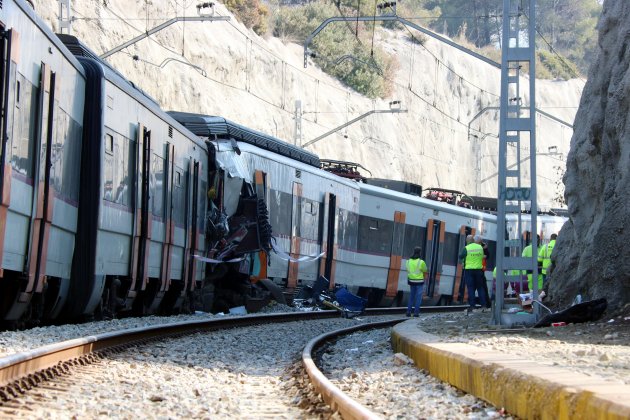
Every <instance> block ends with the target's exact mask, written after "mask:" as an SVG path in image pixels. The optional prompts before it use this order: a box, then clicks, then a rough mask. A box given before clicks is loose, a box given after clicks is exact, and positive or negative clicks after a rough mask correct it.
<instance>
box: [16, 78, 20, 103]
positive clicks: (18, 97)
mask: <svg viewBox="0 0 630 420" xmlns="http://www.w3.org/2000/svg"><path fill="white" fill-rule="evenodd" d="M21 85H22V84H21V83H20V81H19V80H18V81H17V83H16V84H15V102H16V103H18V104H19V103H20V86H21Z"/></svg>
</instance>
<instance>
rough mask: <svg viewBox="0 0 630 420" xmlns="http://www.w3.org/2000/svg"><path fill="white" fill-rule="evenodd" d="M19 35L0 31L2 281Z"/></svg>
mask: <svg viewBox="0 0 630 420" xmlns="http://www.w3.org/2000/svg"><path fill="white" fill-rule="evenodd" d="M18 45H19V34H18V33H17V32H16V31H15V30H8V31H5V29H4V27H0V106H2V109H1V110H0V130H1V131H0V142H1V144H0V278H2V277H3V270H2V257H3V255H4V235H5V231H6V226H7V223H6V222H7V214H8V210H9V204H10V202H11V164H10V163H9V162H8V161H7V157H8V154H9V151H8V150H9V149H8V147H7V143H8V142H9V132H10V131H12V130H11V128H10V123H11V122H12V121H13V110H14V108H15V106H14V103H15V89H14V88H13V86H14V85H15V80H16V73H17V61H18V48H17V46H18Z"/></svg>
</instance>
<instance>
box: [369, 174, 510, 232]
mask: <svg viewBox="0 0 630 420" xmlns="http://www.w3.org/2000/svg"><path fill="white" fill-rule="evenodd" d="M359 186H360V188H361V192H362V193H363V192H366V193H369V194H371V195H375V196H379V197H383V198H391V199H395V200H396V201H400V202H406V203H408V204H415V205H417V204H419V203H421V204H422V206H423V207H426V208H430V209H432V210H438V211H444V212H447V213H452V214H458V215H461V216H466V217H470V216H475V217H476V218H478V219H480V220H484V221H491V222H495V221H496V219H497V218H496V215H494V214H490V213H485V212H481V211H477V210H471V209H467V208H465V207H459V206H453V205H452V204H447V203H444V202H441V201H435V200H430V199H428V198H423V197H418V196H417V195H411V194H407V193H402V192H398V191H394V190H390V189H387V188H383V187H378V186H375V185H370V184H363V183H359Z"/></svg>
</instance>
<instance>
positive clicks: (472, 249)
mask: <svg viewBox="0 0 630 420" xmlns="http://www.w3.org/2000/svg"><path fill="white" fill-rule="evenodd" d="M483 257H484V253H483V247H482V246H481V245H479V244H478V243H475V241H474V237H473V236H472V235H468V236H466V246H465V247H464V248H463V249H462V251H461V252H460V253H459V259H460V261H462V263H463V264H464V270H465V271H464V280H465V281H466V287H467V288H468V309H467V312H472V310H473V309H474V308H475V304H476V303H475V292H477V294H478V295H479V301H480V303H481V306H482V307H485V306H486V293H485V292H484V290H483V282H484V281H486V279H485V277H484V273H483Z"/></svg>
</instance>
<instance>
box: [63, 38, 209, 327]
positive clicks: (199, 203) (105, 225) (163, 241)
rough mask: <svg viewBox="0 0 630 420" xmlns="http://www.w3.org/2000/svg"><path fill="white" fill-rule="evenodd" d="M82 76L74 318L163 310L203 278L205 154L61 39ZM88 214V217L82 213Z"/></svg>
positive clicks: (111, 73)
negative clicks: (102, 308) (85, 144)
mask: <svg viewBox="0 0 630 420" xmlns="http://www.w3.org/2000/svg"><path fill="white" fill-rule="evenodd" d="M60 38H61V39H62V40H63V41H64V43H65V44H66V45H67V46H68V47H69V48H70V49H71V51H73V52H74V53H75V55H77V56H83V57H79V61H80V62H81V64H82V65H83V66H84V68H85V70H86V73H87V76H88V90H87V96H86V112H87V113H88V115H90V120H89V121H88V120H87V119H86V124H85V126H86V129H85V133H84V136H85V138H86V139H89V140H90V142H89V148H85V149H84V154H83V164H82V168H81V178H82V179H85V180H89V182H84V183H83V184H82V185H83V187H82V190H81V209H82V216H84V217H82V218H80V220H79V224H80V228H81V229H80V231H79V239H80V241H81V243H82V247H81V249H80V250H78V252H77V254H76V262H77V264H76V267H75V269H76V272H75V273H74V274H75V276H76V278H78V279H79V278H80V279H83V281H82V282H80V283H79V282H76V284H75V286H76V287H74V289H73V294H74V295H75V296H76V297H77V303H76V304H75V305H73V307H70V308H68V310H69V311H70V312H71V313H72V314H73V315H78V314H83V315H88V314H91V313H92V312H93V311H94V310H95V309H96V308H97V307H98V305H99V304H100V303H101V302H102V301H103V303H105V304H106V307H107V309H108V310H109V311H111V312H115V311H117V310H130V309H133V310H134V311H135V312H136V313H140V314H144V313H154V312H156V311H158V310H159V309H162V310H164V311H165V312H168V311H171V310H172V309H175V308H178V307H179V306H181V304H182V301H183V297H185V296H186V294H187V293H188V292H191V291H192V290H193V289H194V288H195V285H196V282H197V281H201V280H202V279H203V270H202V268H203V267H202V266H201V263H199V262H197V261H196V260H195V259H194V258H193V255H194V254H196V253H198V252H203V249H204V244H205V238H204V232H205V225H204V224H205V212H206V202H207V199H206V190H207V164H208V160H207V150H206V147H205V144H204V143H203V142H202V141H200V140H199V139H198V138H197V137H196V136H195V135H193V134H192V133H190V132H189V131H188V130H186V129H185V128H183V127H182V126H181V125H179V124H178V123H177V122H176V121H175V120H173V119H172V118H171V117H170V116H169V115H168V114H166V113H165V112H164V111H162V110H161V109H160V108H159V106H158V105H157V104H156V103H155V101H153V100H152V99H151V98H149V97H148V96H146V95H145V94H144V93H143V92H141V91H139V90H138V89H137V88H136V87H135V86H133V85H132V84H131V83H130V82H129V81H127V80H125V79H124V78H123V77H122V76H121V75H120V74H118V73H117V72H116V71H115V70H113V69H111V68H110V67H109V66H108V65H106V64H105V63H103V62H102V61H101V60H99V59H97V58H96V57H95V55H94V54H93V53H92V52H91V51H89V50H88V49H87V48H86V47H85V46H83V45H82V44H81V43H80V42H79V41H78V40H77V39H76V38H74V37H72V36H68V35H60ZM83 210H85V213H83Z"/></svg>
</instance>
